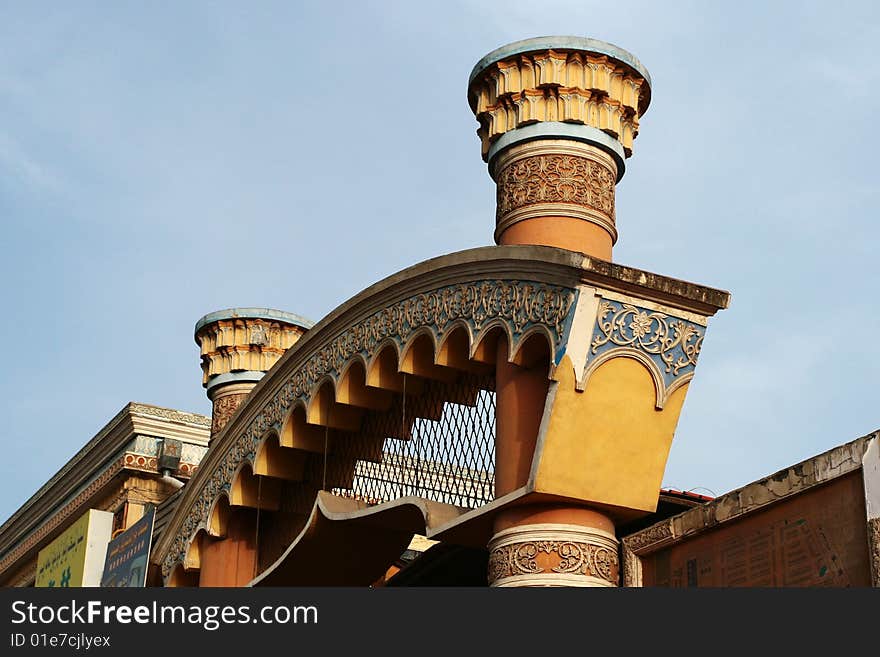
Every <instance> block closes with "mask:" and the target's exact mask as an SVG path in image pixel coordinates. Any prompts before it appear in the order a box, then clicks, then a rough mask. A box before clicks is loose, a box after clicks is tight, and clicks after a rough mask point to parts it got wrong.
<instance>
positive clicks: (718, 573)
mask: <svg viewBox="0 0 880 657" xmlns="http://www.w3.org/2000/svg"><path fill="white" fill-rule="evenodd" d="M865 517H866V516H865V500H864V490H863V487H862V477H861V473H860V472H853V473H851V474H848V475H846V476H844V477H840V478H839V479H836V480H834V481H832V482H830V483H828V484H825V485H823V486H819V487H816V488H814V489H811V490H809V491H807V492H805V493H801V494H799V495H795V496H793V497H792V498H790V499H788V500H786V501H784V502H779V503H776V504H772V505H769V506H767V507H766V509H764V510H760V511H756V512H754V513H751V514H749V515H747V516H746V517H744V518H743V519H741V520H736V521H733V522H731V523H730V524H726V525H721V526H720V527H718V528H716V529H710V530H708V531H704V532H702V533H700V534H698V535H696V536H693V537H692V538H688V539H685V540H684V541H682V542H680V543H677V544H675V545H672V546H670V547H668V548H665V549H662V550H659V551H657V552H655V553H653V554H650V555H647V556H645V557H643V559H642V573H643V583H644V585H645V586H668V587H687V586H870V584H871V576H870V571H869V564H868V548H867V545H868V538H867V530H866V524H865V523H866V520H865Z"/></svg>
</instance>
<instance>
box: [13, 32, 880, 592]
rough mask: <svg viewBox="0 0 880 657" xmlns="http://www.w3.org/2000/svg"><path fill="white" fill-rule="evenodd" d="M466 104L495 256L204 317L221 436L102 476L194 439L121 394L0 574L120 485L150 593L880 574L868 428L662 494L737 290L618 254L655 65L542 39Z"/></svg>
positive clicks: (490, 76)
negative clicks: (743, 479) (735, 477)
mask: <svg viewBox="0 0 880 657" xmlns="http://www.w3.org/2000/svg"><path fill="white" fill-rule="evenodd" d="M426 83H427V82H426ZM468 99H469V101H470V104H471V108H472V109H473V111H474V114H475V116H476V119H477V122H478V124H479V130H478V135H479V137H480V139H481V143H482V149H481V152H482V156H483V159H484V160H485V161H486V162H487V165H488V167H489V173H490V175H491V176H492V178H493V179H494V180H495V182H496V184H497V199H498V205H497V213H496V223H495V241H496V244H497V246H491V247H483V248H477V249H470V250H467V251H462V252H458V253H452V254H447V255H442V256H440V257H437V258H434V259H432V260H429V261H426V262H423V263H420V264H417V265H414V266H412V267H410V268H408V269H406V270H404V271H401V272H398V273H396V274H394V275H393V276H390V277H388V278H386V279H384V280H382V281H379V282H378V283H376V284H374V285H372V286H370V287H366V289H364V291H363V292H361V293H360V294H358V295H357V296H355V297H354V298H352V299H350V300H349V301H347V302H345V303H344V304H342V305H341V306H339V307H338V308H336V309H335V310H333V311H332V312H331V313H329V314H328V315H327V316H326V317H325V318H323V319H322V320H321V321H320V322H318V323H317V324H314V325H312V323H311V322H308V321H307V320H304V319H303V318H301V317H298V316H297V315H292V314H290V313H285V312H282V311H276V310H271V309H265V308H236V309H230V310H224V311H218V312H217V313H211V314H210V315H207V316H205V317H203V318H202V319H201V320H199V322H198V323H197V324H196V334H195V337H196V342H197V343H198V344H199V346H200V348H201V358H202V368H203V375H204V376H203V385H204V386H205V388H206V392H207V394H208V396H209V398H210V399H211V400H212V402H213V404H214V409H213V413H212V415H213V417H212V420H211V421H210V427H211V428H210V436H209V435H208V430H207V427H208V425H209V421H208V419H207V418H202V417H201V416H193V415H188V414H177V415H175V414H176V413H177V412H176V411H164V410H163V412H164V413H166V414H167V417H168V418H169V420H168V424H169V427H171V426H172V425H174V426H177V424H181V425H182V424H186V422H185V421H184V420H182V419H181V418H191V420H189V424H186V426H187V427H189V426H190V425H193V426H196V425H197V426H198V427H199V430H200V431H201V432H202V433H200V434H199V436H200V441H197V440H194V439H193V440H191V441H190V443H191V445H192V447H191V448H190V449H192V450H196V449H198V450H202V451H198V453H197V452H196V451H192V452H191V454H192V455H193V458H194V459H196V460H194V461H192V462H189V469H188V470H187V472H186V473H185V474H189V475H190V478H189V481H187V483H186V485H185V486H183V487H182V488H181V489H180V490H179V491H175V489H174V488H171V487H167V488H166V487H163V483H162V482H163V481H164V482H166V483H167V484H168V485H169V486H173V484H170V483H169V477H168V476H167V475H168V474H169V473H165V476H164V477H163V476H162V475H163V473H162V472H160V471H159V470H161V464H160V465H159V469H156V468H154V470H153V471H151V474H150V476H149V477H146V476H142V475H140V474H138V475H137V479H136V480H135V479H132V478H128V479H124V480H116V479H114V476H115V474H114V473H116V472H117V471H116V470H113V467H115V466H114V465H113V464H114V463H116V462H117V460H118V459H121V461H120V462H121V463H123V466H120V467H124V464H125V463H127V462H128V452H132V457H133V458H134V461H132V462H133V463H135V462H136V463H140V461H139V460H138V459H137V456H136V455H135V454H134V452H135V451H136V449H135V447H137V449H144V450H147V451H146V452H144V454H143V457H144V459H145V460H144V463H146V464H147V467H148V466H149V458H150V457H151V456H157V457H158V456H161V454H160V449H159V446H160V444H161V439H166V440H167V439H168V438H173V437H176V438H178V439H179V440H183V438H182V437H180V434H175V435H174V436H170V435H168V434H166V433H162V432H161V431H159V430H158V429H155V428H153V429H151V430H150V431H147V430H146V429H144V430H143V435H142V433H141V430H140V429H137V430H136V429H135V428H134V427H133V428H131V429H128V428H126V429H125V430H124V431H123V430H119V431H116V430H113V429H111V428H110V427H114V426H115V425H117V424H120V423H121V422H122V419H120V418H129V417H134V416H135V414H134V411H133V410H132V409H135V408H137V409H141V408H146V407H141V406H137V405H130V406H129V407H128V408H127V409H126V410H125V411H124V412H123V413H122V414H120V416H118V417H117V418H116V419H114V420H113V421H112V422H111V424H110V425H108V429H106V430H105V431H104V432H102V434H99V436H98V437H96V438H95V439H94V440H93V441H92V442H91V443H89V444H88V445H87V446H86V447H85V448H84V449H83V450H82V452H80V454H78V455H77V457H75V458H74V460H73V461H71V463H70V464H68V466H65V469H63V470H62V472H61V473H59V475H57V476H56V477H55V478H54V479H53V480H52V481H50V482H49V484H47V485H46V486H45V487H44V488H43V489H41V491H39V492H38V493H37V495H35V496H34V498H32V500H31V501H29V502H28V503H27V504H26V505H25V506H24V507H22V509H21V510H20V511H19V512H17V513H16V514H15V516H13V518H12V519H11V520H10V521H8V522H7V523H6V524H5V525H4V526H3V527H2V528H0V578H2V579H0V582H3V583H6V584H12V585H15V584H27V583H28V582H29V581H31V580H32V579H33V571H34V567H35V559H36V554H37V551H38V550H39V549H40V548H41V547H44V546H45V545H46V544H47V543H48V542H49V541H50V540H51V539H52V538H53V537H54V536H57V535H58V533H59V532H60V531H62V530H63V529H64V527H65V525H69V524H70V523H72V522H73V521H74V520H75V519H76V516H77V514H79V515H81V514H82V513H84V512H85V511H86V510H88V509H90V508H96V509H106V510H110V511H113V512H115V513H117V514H119V513H120V509H129V511H127V512H126V511H124V510H123V511H122V515H121V516H120V518H119V521H118V523H117V525H118V527H119V528H120V529H122V528H124V527H127V526H129V525H130V524H131V522H132V518H134V519H136V518H137V517H139V511H138V509H137V507H136V506H132V504H141V503H143V501H144V499H145V498H142V497H137V498H132V499H129V498H128V497H124V495H126V494H127V492H126V491H128V490H129V489H128V488H126V486H127V485H128V482H129V481H130V480H131V481H132V482H133V483H132V484H131V487H132V489H133V490H137V491H142V490H149V491H150V494H151V495H152V497H151V498H150V500H149V501H152V502H154V503H158V508H157V512H156V521H155V531H154V540H153V546H152V552H151V556H150V561H151V564H152V566H151V571H150V574H149V577H148V584H149V585H165V586H246V585H251V586H278V585H298V586H307V585H319V586H320V585H364V586H368V585H372V586H380V585H385V586H418V585H438V584H440V585H442V584H446V585H491V586H618V585H621V584H624V585H628V586H642V585H652V586H688V585H689V586H701V585H725V586H738V585H768V584H770V585H785V586H787V585H835V586H863V585H870V584H871V582H873V583H874V584H875V585H878V584H880V557H878V541H880V532H878V517H880V490H878V488H880V486H878V478H880V454H878V451H880V447H878V438H877V437H876V436H873V435H872V436H867V437H865V438H861V439H859V440H857V441H855V442H853V443H848V444H847V445H844V446H842V447H839V448H836V449H835V450H832V451H830V452H828V453H826V454H824V455H821V456H819V457H816V458H815V459H811V460H810V461H807V462H804V463H802V464H799V465H797V466H794V467H792V468H790V469H789V470H786V471H784V472H782V473H778V474H777V475H773V476H772V477H770V478H768V479H766V480H762V481H760V482H756V483H755V484H751V485H750V486H747V487H745V488H743V489H741V490H739V491H734V492H732V493H729V494H727V495H723V496H721V497H719V498H717V499H714V500H713V499H711V498H706V497H704V496H699V495H695V494H693V493H687V492H681V491H661V490H660V485H661V481H662V477H663V472H664V469H665V466H666V459H667V456H668V453H669V448H670V446H671V442H672V438H673V434H674V431H675V427H676V425H677V422H678V417H679V413H680V411H681V408H682V405H683V403H684V399H685V395H686V394H687V391H688V388H689V386H690V384H691V382H692V378H693V373H694V370H695V368H696V365H697V361H698V357H699V354H700V349H701V346H702V342H703V340H704V338H705V335H706V330H707V325H708V323H709V318H710V317H712V316H713V315H714V314H715V313H716V312H717V311H719V310H722V309H724V308H726V307H727V305H728V303H729V298H730V297H729V294H728V293H727V292H724V291H722V290H716V289H712V288H709V287H705V286H702V285H697V284H694V283H687V282H684V281H680V280H676V279H672V278H667V277H664V276H661V275H658V274H653V273H650V272H646V271H642V270H638V269H634V268H632V267H627V266H623V265H619V264H616V263H614V262H612V247H613V245H614V243H615V242H616V241H617V236H618V234H617V226H616V220H615V209H614V198H615V186H616V184H617V182H618V181H619V180H620V179H621V177H622V176H623V174H624V170H625V162H626V160H627V158H629V157H630V156H631V155H632V148H633V140H634V139H635V137H636V136H637V134H638V131H639V121H640V118H641V117H642V116H643V115H644V113H645V112H646V110H647V108H648V105H649V103H650V99H651V81H650V77H649V75H648V72H647V70H646V69H645V68H644V66H642V64H641V63H640V62H639V61H638V59H636V58H635V57H634V56H632V55H631V54H630V53H628V52H626V51H624V50H622V49H620V48H618V47H616V46H613V45H611V44H607V43H604V42H601V41H596V40H593V39H584V38H577V37H543V38H538V39H530V40H526V41H521V42H517V43H513V44H509V45H507V46H504V47H502V48H499V49H498V50H495V51H493V52H491V53H490V54H488V55H487V56H486V57H484V58H483V59H481V60H480V61H479V62H478V63H477V65H476V67H475V68H474V70H473V72H472V73H471V76H470V79H469V82H468ZM157 412H158V411H157ZM138 413H140V411H139V412H138ZM140 416H141V414H138V415H137V417H138V418H140ZM175 418H176V420H177V424H175ZM132 424H135V423H134V421H133V420H132ZM138 426H139V425H138ZM179 428H180V430H181V431H182V427H179ZM168 430H170V429H168ZM105 434H106V435H105ZM111 434H112V435H113V436H116V437H115V438H113V439H112V440H111V438H110V435H111ZM187 435H190V434H187ZM147 436H150V438H147ZM142 442H143V443H144V445H145V446H144V447H140V445H141V444H142ZM104 443H107V444H106V445H105V444H104ZM186 444H187V443H184V447H185V448H186ZM205 445H208V448H207V450H206V451H204V446H205ZM149 449H152V450H153V451H152V452H150V451H149ZM184 451H185V449H184ZM196 457H199V458H200V460H199V459H197V458H196ZM184 461H186V459H185V458H184V459H182V461H181V462H184ZM196 463H198V467H197V468H196V467H195V466H196ZM181 467H182V466H181ZM182 474H184V473H183V472H182V471H180V470H179V471H177V474H176V476H180V475H182ZM134 476H135V475H132V477H134ZM62 481H63V482H64V483H59V482H62ZM90 482H103V483H100V484H94V483H90ZM111 482H112V485H113V486H115V488H111V487H110V486H111ZM120 484H122V487H121V488H120ZM88 487H92V488H94V490H93V491H92V492H90V493H88V494H87V495H86V494H85V493H84V492H83V493H81V492H79V491H81V490H82V489H84V488H85V489H86V490H92V488H88ZM139 495H142V493H140V492H139ZM120 496H123V497H120ZM120 500H123V501H125V502H126V504H125V505H124V506H120ZM126 513H129V514H130V515H131V517H130V518H129V517H127V516H126ZM29 578H30V579H29Z"/></svg>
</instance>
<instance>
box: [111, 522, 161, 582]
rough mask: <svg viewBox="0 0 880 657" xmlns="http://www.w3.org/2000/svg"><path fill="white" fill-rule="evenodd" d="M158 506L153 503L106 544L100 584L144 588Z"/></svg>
mask: <svg viewBox="0 0 880 657" xmlns="http://www.w3.org/2000/svg"><path fill="white" fill-rule="evenodd" d="M155 517H156V507H154V506H152V505H150V506H149V507H148V508H147V510H146V511H145V512H144V515H143V517H142V518H141V519H140V520H138V521H137V522H136V523H134V524H133V525H132V526H131V527H129V528H128V529H126V530H125V531H124V532H122V533H121V534H120V535H119V536H117V537H116V538H114V539H113V540H112V541H110V544H109V545H108V546H107V559H106V560H105V561H104V576H103V577H102V578H101V586H115V587H143V586H145V585H146V583H147V565H148V559H149V557H150V542H151V540H152V538H153V519H154V518H155Z"/></svg>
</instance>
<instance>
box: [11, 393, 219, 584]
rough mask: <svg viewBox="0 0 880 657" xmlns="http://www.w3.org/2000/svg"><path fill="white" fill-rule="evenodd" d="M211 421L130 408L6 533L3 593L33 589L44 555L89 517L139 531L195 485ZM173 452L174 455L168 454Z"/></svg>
mask: <svg viewBox="0 0 880 657" xmlns="http://www.w3.org/2000/svg"><path fill="white" fill-rule="evenodd" d="M210 426H211V421H210V418H207V417H205V416H203V415H196V414H194V413H184V412H182V411H175V410H173V409H170V408H161V407H159V406H150V405H148V404H137V403H134V402H131V403H129V404H126V406H125V407H124V408H123V409H122V410H121V411H119V413H117V414H116V416H115V417H114V418H113V419H112V420H110V421H109V422H108V423H107V425H106V426H105V427H104V428H103V429H101V430H100V431H99V432H98V433H97V435H95V436H94V437H93V438H92V439H91V440H90V441H88V443H86V445H85V446H84V447H83V448H82V449H81V450H80V451H79V452H77V453H76V454H75V455H74V456H73V458H72V459H70V460H69V461H68V462H67V463H66V464H65V465H64V467H63V468H61V470H59V471H58V472H57V473H56V474H55V476H54V477H52V478H51V479H50V480H49V481H48V482H47V483H46V484H45V485H44V486H43V487H42V488H40V490H38V491H37V492H36V493H35V494H34V495H33V497H31V498H30V499H29V500H28V501H27V502H25V503H24V504H23V505H22V507H21V508H20V509H19V510H18V511H16V512H15V513H14V514H13V515H12V517H11V518H9V519H8V520H7V521H6V522H5V523H3V525H2V526H0V585H2V586H32V585H33V584H34V580H35V577H36V569H37V555H38V553H39V552H40V550H42V549H43V548H45V547H46V546H48V545H49V544H50V543H51V542H52V541H53V540H55V539H56V538H57V537H58V536H60V535H61V534H62V533H63V532H64V531H65V530H66V529H67V528H68V527H70V526H71V525H73V524H74V523H75V522H76V521H78V520H79V519H80V518H81V517H82V516H83V515H84V514H85V513H87V512H88V511H89V509H98V510H101V511H108V512H110V513H112V514H113V523H112V531H113V532H114V533H118V532H119V531H122V530H125V529H126V528H128V527H130V526H131V525H133V524H134V523H135V522H137V521H138V519H140V517H141V516H142V515H143V513H144V507H145V506H146V505H147V504H160V503H161V502H162V501H164V500H165V499H167V498H168V497H169V496H170V495H172V494H173V493H175V492H176V491H177V490H178V489H179V487H180V486H181V485H182V482H184V481H187V480H189V479H190V477H192V476H193V475H194V474H195V473H196V471H197V470H198V467H199V462H200V461H201V460H202V457H203V456H204V455H205V452H206V451H207V449H208V437H209V435H210ZM169 446H171V447H172V449H168V447H169Z"/></svg>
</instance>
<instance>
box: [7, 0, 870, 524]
mask: <svg viewBox="0 0 880 657" xmlns="http://www.w3.org/2000/svg"><path fill="white" fill-rule="evenodd" d="M536 6H537V5H536V4H535V3H534V2H521V1H519V0H515V1H507V2H504V3H492V2H443V3H432V4H428V3H404V2H400V3H397V2H336V3H319V2H314V3H303V4H296V3H292V2H278V3H272V2H255V3H233V2H228V3H222V2H219V3H218V2H212V3H198V2H188V3H106V2H95V3H88V2H78V3H41V2H33V3H11V2H10V3H5V2H2V3H0V222H2V233H0V235H2V238H0V239H2V242H0V243H2V245H3V247H4V248H3V251H4V256H5V257H4V258H3V259H2V261H0V274H2V280H3V281H4V283H3V287H2V303H3V308H4V310H5V311H6V317H5V318H4V320H5V321H3V322H2V323H0V338H2V341H3V344H4V346H5V350H4V365H5V366H4V368H3V374H2V376H0V398H2V399H3V405H4V412H3V416H4V424H3V429H2V432H0V439H2V441H3V442H2V444H3V448H4V458H3V460H2V463H3V464H2V465H0V475H2V476H0V521H2V519H5V518H7V517H8V516H9V515H10V514H11V513H12V512H14V511H15V509H16V508H18V506H19V505H20V504H21V503H23V502H24V501H25V500H26V499H27V498H28V497H30V495H31V494H32V493H33V492H34V491H36V489H37V488H39V486H41V485H42V484H43V483H44V482H45V481H46V480H47V479H48V478H49V477H50V476H51V475H52V474H53V473H54V472H55V471H57V469H58V468H59V467H61V466H62V465H63V464H64V463H65V462H66V461H67V460H68V459H69V458H70V457H71V456H72V455H73V454H74V453H75V452H76V451H77V450H78V449H79V448H80V447H81V446H82V445H83V444H84V443H85V442H86V441H87V440H88V439H89V438H91V437H92V436H93V435H94V434H95V433H96V432H97V431H98V430H99V429H100V428H101V427H102V426H103V425H104V424H105V423H106V422H107V421H108V420H109V419H110V418H111V417H112V416H113V415H114V414H115V413H116V412H118V411H119V409H120V408H122V406H123V405H125V404H126V403H127V402H128V401H141V402H146V403H152V404H158V405H162V406H170V407H173V408H180V409H184V410H190V411H196V412H202V413H208V412H209V410H210V405H209V402H208V400H207V398H206V397H205V394H204V391H203V389H202V388H201V385H200V371H199V365H198V351H197V347H196V345H195V343H194V342H193V339H192V330H193V325H194V323H195V321H196V320H197V319H198V318H199V317H201V316H202V315H203V314H205V313H207V312H210V311H213V310H217V309H220V308H228V307H231V306H260V307H273V308H279V309H284V310H288V311H291V312H295V313H298V314H301V315H305V316H307V317H310V318H312V319H314V320H318V319H320V318H321V317H322V316H323V315H325V314H326V313H327V312H329V311H330V310H332V309H333V308H334V307H336V306H337V305H339V304H340V303H342V302H344V301H345V300H346V299H348V298H349V297H350V296H352V295H353V294H355V293H357V292H358V291H360V290H361V289H363V288H365V287H367V286H368V285H370V284H371V283H373V282H375V281H376V280H379V279H380V278H383V277H384V276H386V275H388V274H391V273H393V272H395V271H397V270H399V269H402V268H403V267H406V266H408V265H411V264H414V263H416V262H420V261H422V260H425V259H427V258H430V257H433V256H435V255H439V254H442V253H448V252H452V251H457V250H461V249H466V248H470V247H474V246H480V245H486V244H490V243H491V241H492V231H493V228H494V189H493V183H492V181H491V180H490V178H489V176H488V174H487V173H486V170H485V165H484V164H483V162H482V161H481V159H480V156H479V144H478V140H477V137H476V135H475V134H474V133H475V130H476V122H475V121H474V119H473V116H472V114H471V112H470V110H469V108H468V106H467V102H466V84H467V77H468V74H469V72H470V70H471V67H472V66H473V64H474V63H475V62H476V61H477V60H478V59H479V58H480V57H482V56H483V55H484V54H486V53H487V52H489V51H490V50H492V49H494V48H496V47H498V46H500V45H502V44H504V43H507V42H510V41H514V40H518V39H522V38H527V37H532V36H540V35H547V34H575V35H581V36H590V37H594V38H598V39H602V40H605V41H610V42H612V43H614V44H616V45H618V46H621V47H623V48H625V49H627V50H629V51H630V52H632V53H634V54H635V55H636V56H637V57H638V58H639V59H640V60H641V61H642V63H643V64H645V66H646V67H647V68H648V70H649V71H650V72H651V76H652V79H653V83H654V84H653V94H652V104H651V108H650V109H649V111H648V113H647V114H646V115H645V117H644V118H643V120H642V121H641V134H640V135H639V137H638V139H637V140H636V143H635V148H634V151H635V153H634V156H633V157H632V158H631V159H630V160H629V161H628V168H627V173H626V176H625V177H624V179H623V181H622V182H621V183H620V185H619V186H618V191H617V223H618V229H619V231H620V240H619V242H618V244H617V246H616V247H615V254H614V256H615V260H616V261H618V262H621V263H624V264H628V265H632V266H636V267H639V268H642V269H646V270H649V271H653V272H657V273H660V274H665V275H669V276H674V277H677V278H683V279H686V280H690V281H693V282H698V283H703V284H706V285H710V286H713V287H720V288H723V289H727V290H730V291H731V292H732V294H733V302H732V304H731V307H730V309H729V310H727V311H724V312H722V313H720V314H719V315H718V316H716V318H715V319H714V320H713V321H712V323H711V324H710V329H709V332H708V335H707V338H706V342H705V345H704V348H703V352H702V355H701V359H700V367H699V369H698V371H697V374H696V378H695V381H694V384H693V385H692V387H691V390H690V394H689V395H688V399H687V402H686V403H685V407H684V411H683V414H682V419H681V421H680V423H679V428H678V432H677V434H676V439H675V442H674V445H673V449H672V453H671V455H670V460H669V464H668V467H667V473H666V477H665V481H664V483H665V484H666V485H668V486H672V487H675V488H681V489H697V490H698V491H699V492H705V489H709V490H711V491H713V492H715V493H719V494H720V493H723V492H725V491H727V490H730V489H732V488H735V487H738V486H740V485H743V484H745V483H747V482H749V481H752V480H754V479H757V478H759V477H761V476H764V475H766V474H769V473H771V472H773V471H775V470H777V469H779V468H782V467H784V466H787V465H789V464H792V463H795V462H797V461H799V460H801V459H804V458H807V457H809V456H811V455H814V454H816V453H819V452H822V451H824V450H826V449H829V448H831V447H833V446H835V445H838V444H841V443H843V442H846V441H848V440H851V439H853V438H856V437H858V436H860V435H863V434H865V433H868V432H870V431H872V430H874V429H876V428H878V427H880V404H878V394H877V391H876V388H875V381H876V380H877V375H878V372H880V349H878V343H877V335H878V328H880V327H878V318H880V311H878V310H877V304H876V301H875V297H876V294H877V281H878V278H880V277H878V274H877V265H876V262H877V257H876V252H875V249H876V245H877V244H878V241H880V239H878V238H880V227H878V225H877V219H878V217H877V210H876V208H877V206H878V200H880V199H878V175H877V169H876V155H877V152H878V137H877V132H876V129H875V125H874V121H873V118H874V117H875V116H877V114H878V111H880V92H878V88H880V85H878V82H880V79H878V77H880V73H878V71H880V67H878V66H877V64H876V62H877V58H878V51H880V45H878V44H880V9H878V8H877V7H878V5H876V3H871V2H865V3H848V2H837V3H801V2H777V3H763V2H755V3H745V2H743V3H731V2H723V3H722V2H719V3H708V2H671V3H656V2H627V3H609V2H607V1H606V2H585V1H583V0H581V1H578V2H569V3H566V2H542V3H540V6H541V8H540V9H536ZM355 108H356V109H355Z"/></svg>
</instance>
